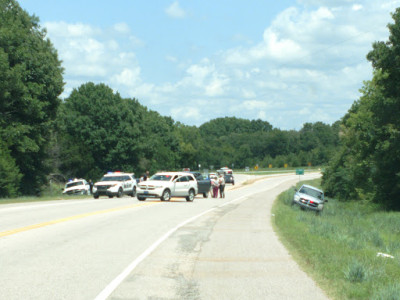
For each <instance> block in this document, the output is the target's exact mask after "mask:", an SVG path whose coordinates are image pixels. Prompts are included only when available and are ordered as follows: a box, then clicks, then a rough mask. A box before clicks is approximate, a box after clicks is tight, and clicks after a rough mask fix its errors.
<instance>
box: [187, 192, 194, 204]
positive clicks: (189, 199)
mask: <svg viewBox="0 0 400 300" xmlns="http://www.w3.org/2000/svg"><path fill="white" fill-rule="evenodd" d="M193 200H194V190H189V195H188V196H187V197H186V201H188V202H192V201H193Z"/></svg>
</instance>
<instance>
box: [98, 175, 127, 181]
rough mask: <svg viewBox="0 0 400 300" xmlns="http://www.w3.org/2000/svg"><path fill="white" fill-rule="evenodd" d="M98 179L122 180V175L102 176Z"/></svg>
mask: <svg viewBox="0 0 400 300" xmlns="http://www.w3.org/2000/svg"><path fill="white" fill-rule="evenodd" d="M100 181H124V176H104V177H103V178H102V179H101V180H100Z"/></svg>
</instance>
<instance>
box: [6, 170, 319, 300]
mask: <svg viewBox="0 0 400 300" xmlns="http://www.w3.org/2000/svg"><path fill="white" fill-rule="evenodd" d="M316 176H319V175H318V174H309V175H305V176H304V177H303V178H307V177H308V178H311V177H316ZM236 180H237V182H239V180H240V176H237V177H236ZM297 180H298V176H295V175H283V176H282V175H281V176H270V177H266V178H265V179H264V180H262V181H257V182H255V183H254V184H251V185H244V186H243V187H240V188H238V187H237V186H235V187H234V188H232V187H230V186H229V188H228V189H227V193H226V194H227V196H226V198H224V199H221V198H218V199H214V198H206V199H204V198H202V197H196V199H195V200H194V202H192V203H191V202H186V201H185V200H184V199H178V198H177V199H172V200H171V201H170V202H161V201H157V200H147V201H146V202H140V201H137V199H136V198H132V197H125V198H120V199H118V198H113V199H108V198H100V199H97V200H94V199H93V200H91V199H86V200H69V201H51V202H41V203H39V202H37V203H27V204H13V205H1V206H0V280H1V283H2V284H1V285H0V295H1V298H2V299H95V298H96V297H97V299H106V298H111V299H112V298H115V299H121V298H123V299H149V298H154V299H157V298H163V299H210V298H214V299H223V298H225V299H228V297H230V298H229V299H233V298H237V299H239V298H242V296H243V293H248V294H247V295H251V293H252V292H251V291H250V289H251V290H254V289H255V286H254V285H248V287H249V291H246V288H245V287H246V285H244V286H242V287H241V288H240V291H241V292H240V293H239V294H238V293H237V291H235V289H233V288H232V287H235V286H236V287H238V286H239V285H237V284H235V283H234V282H232V277H229V276H220V277H218V278H214V279H213V280H210V279H211V278H213V276H211V275H212V274H218V272H219V273H221V270H220V269H219V268H221V266H222V265H221V264H220V263H217V262H220V261H221V260H222V261H223V260H224V259H226V262H227V265H225V267H227V268H230V270H231V273H232V274H233V275H234V274H235V273H237V274H238V276H243V274H248V276H249V278H251V277H252V276H253V277H254V282H256V283H258V284H259V282H262V280H261V279H260V278H263V276H264V275H265V274H263V272H261V273H260V270H258V271H257V268H259V266H258V267H257V264H254V261H253V265H254V266H253V267H254V268H256V269H254V271H255V273H254V274H253V275H252V274H251V271H250V270H251V269H249V270H247V268H248V267H249V265H248V264H249V262H250V264H251V261H252V259H256V260H257V259H260V257H259V254H257V253H259V251H258V250H257V248H258V247H261V246H262V245H263V244H266V243H268V241H267V240H263V239H261V244H260V241H256V242H254V243H253V242H252V241H251V240H252V239H253V238H255V239H256V240H258V238H257V237H256V236H254V235H252V234H249V233H251V232H254V231H257V228H260V227H259V226H261V224H263V225H262V226H264V227H265V226H266V227H268V226H270V220H269V212H268V210H269V209H270V204H271V203H272V201H273V199H272V200H271V199H270V198H268V199H266V198H265V199H264V198H263V197H260V195H264V193H265V194H266V195H267V194H269V192H271V195H272V194H273V195H276V194H277V193H278V192H279V191H281V190H284V189H286V188H288V187H289V186H290V185H292V184H294V183H295V182H296V181H297ZM272 191H273V193H272ZM257 201H260V202H259V203H260V205H259V209H257V205H258V204H257ZM245 203H249V204H252V205H249V206H247V205H243V204H245ZM254 204H255V205H254ZM266 204H267V206H265V205H266ZM257 210H258V212H257ZM260 210H265V219H263V218H259V217H257V218H255V219H257V220H258V221H257V222H255V223H253V224H252V222H251V221H250V223H249V220H251V218H252V217H251V216H252V215H254V216H256V215H257V214H259V212H260ZM243 214H244V215H243ZM226 222H228V223H229V222H231V224H236V226H238V225H239V224H246V225H243V227H240V228H243V230H238V229H237V230H231V231H226V230H225V231H224V229H223V227H224V226H225V224H226ZM243 222H244V223H243ZM221 226H222V230H221V228H220V227H221ZM230 226H232V225H230ZM253 226H255V227H253ZM264 227H263V228H264ZM235 235H237V238H235ZM243 239H245V240H243ZM235 240H236V241H240V240H242V241H243V242H241V243H240V244H242V246H241V247H239V248H240V249H241V250H238V251H239V253H230V252H229V251H224V252H221V251H220V250H218V249H221V248H222V249H228V250H232V251H234V247H231V246H233V245H235V242H234V241H235ZM252 245H254V247H253V246H252ZM182 249H183V250H182ZM283 249H284V248H283ZM261 250H262V249H260V251H261ZM214 256H216V257H214ZM224 257H225V258H224ZM244 257H246V260H245V261H243V258H244ZM252 257H253V258H252ZM262 260H263V261H264V262H265V261H268V257H267V258H265V257H263V258H262ZM291 263H293V262H291ZM238 264H239V265H242V267H243V266H246V267H245V269H246V271H245V272H241V271H240V269H237V267H238V266H239V265H238ZM293 264H294V263H293ZM294 266H296V265H295V264H294ZM225 267H223V268H225ZM264 267H265V266H264ZM264 267H263V268H264ZM214 268H217V269H214ZM248 272H250V273H248ZM207 274H208V275H207ZM295 275H296V273H295ZM301 276H304V277H306V276H305V274H303V273H302V274H301ZM246 278H247V277H246ZM246 280H249V279H246ZM260 280H261V281H260ZM310 282H311V286H312V281H310ZM276 284H277V285H278V286H279V284H280V283H279V282H277V283H276ZM226 288H230V289H231V291H232V292H234V291H235V293H227V292H226V291H227V290H226ZM243 289H244V290H243ZM313 289H316V290H317V295H318V292H319V291H318V289H317V288H316V287H315V285H314V286H313ZM313 289H312V292H314V294H313V296H315V291H314V290H313ZM305 293H309V291H306V292H305ZM319 293H320V292H319ZM210 295H213V297H210ZM235 295H237V297H235ZM254 295H255V296H256V297H257V293H256V294H254ZM263 295H265V293H264V294H263ZM271 295H272V296H273V295H274V294H271ZM293 295H294V298H296V295H298V294H296V293H295V294H293ZM232 296H233V298H232ZM314 298H315V297H314Z"/></svg>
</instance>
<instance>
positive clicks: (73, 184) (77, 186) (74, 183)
mask: <svg viewBox="0 0 400 300" xmlns="http://www.w3.org/2000/svg"><path fill="white" fill-rule="evenodd" d="M63 194H67V195H89V194H90V185H89V183H88V182H87V181H86V180H85V179H77V178H75V179H74V180H70V181H68V182H67V183H66V184H65V187H64V191H63Z"/></svg>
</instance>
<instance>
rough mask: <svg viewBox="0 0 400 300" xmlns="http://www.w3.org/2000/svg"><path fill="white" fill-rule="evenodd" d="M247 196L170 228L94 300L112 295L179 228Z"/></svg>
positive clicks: (103, 299)
mask: <svg viewBox="0 0 400 300" xmlns="http://www.w3.org/2000/svg"><path fill="white" fill-rule="evenodd" d="M246 197H247V196H242V197H239V198H237V199H235V200H232V201H229V202H226V203H224V204H222V205H219V206H216V207H213V208H210V209H209V210H206V211H204V212H202V213H200V214H198V215H196V216H194V217H191V218H190V219H187V220H186V221H183V222H182V223H180V224H179V225H177V226H175V227H174V228H172V229H171V230H169V231H168V232H167V233H165V234H164V235H163V236H162V237H161V238H160V239H158V240H157V241H156V242H155V243H154V244H153V245H151V246H150V247H149V248H147V249H146V250H145V251H144V252H143V253H142V254H140V255H139V256H138V257H137V258H136V259H135V260H134V261H133V262H131V263H130V264H129V266H128V267H126V269H125V270H124V271H122V273H121V274H119V275H118V276H117V277H116V278H115V279H114V280H113V281H111V282H110V283H109V284H108V285H107V286H106V287H105V288H104V290H103V291H101V293H100V294H98V295H97V297H96V298H95V300H105V299H107V297H108V296H110V295H111V294H112V292H114V291H115V290H116V289H117V287H118V286H119V285H120V284H121V283H122V281H124V280H125V278H126V277H128V275H129V274H130V273H131V272H132V271H133V270H134V269H135V268H136V267H137V265H138V264H139V263H141V262H142V261H143V260H144V259H145V258H146V257H147V256H149V255H150V254H151V253H152V252H153V251H154V250H155V249H156V248H157V247H158V246H159V245H160V244H161V243H162V242H164V241H165V240H166V239H167V238H168V237H169V236H170V235H171V234H173V233H174V232H175V231H177V230H178V229H179V228H181V227H183V226H185V225H186V224H187V223H190V222H192V221H194V220H196V219H197V218H200V217H201V216H203V215H205V214H207V213H209V212H211V211H213V210H215V209H217V208H220V207H223V206H225V205H228V204H230V203H233V202H236V201H239V200H242V199H244V198H246Z"/></svg>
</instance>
